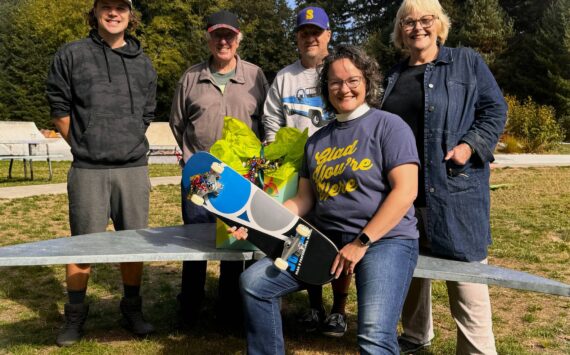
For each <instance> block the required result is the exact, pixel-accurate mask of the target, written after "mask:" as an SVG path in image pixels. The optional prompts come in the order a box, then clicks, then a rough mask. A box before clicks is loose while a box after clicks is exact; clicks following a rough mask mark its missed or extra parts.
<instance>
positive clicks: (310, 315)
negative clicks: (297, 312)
mask: <svg viewBox="0 0 570 355" xmlns="http://www.w3.org/2000/svg"><path fill="white" fill-rule="evenodd" d="M324 318H325V312H324V311H318V310H316V309H314V308H311V309H309V310H308V311H307V313H305V314H304V315H303V316H301V318H299V323H301V326H302V327H303V328H305V331H306V332H308V333H310V332H314V331H316V330H317V329H319V327H320V326H321V323H322V322H323V319H324Z"/></svg>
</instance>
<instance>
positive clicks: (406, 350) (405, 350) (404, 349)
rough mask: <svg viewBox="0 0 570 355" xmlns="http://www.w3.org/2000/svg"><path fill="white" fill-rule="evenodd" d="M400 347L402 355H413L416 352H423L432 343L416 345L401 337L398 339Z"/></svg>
mask: <svg viewBox="0 0 570 355" xmlns="http://www.w3.org/2000/svg"><path fill="white" fill-rule="evenodd" d="M398 345H399V346H400V353H402V354H413V353H415V352H416V351H419V350H422V349H424V348H427V347H428V346H430V345H431V341H428V342H427V343H423V344H416V343H412V342H411V341H409V340H406V339H404V338H402V337H401V336H400V337H398Z"/></svg>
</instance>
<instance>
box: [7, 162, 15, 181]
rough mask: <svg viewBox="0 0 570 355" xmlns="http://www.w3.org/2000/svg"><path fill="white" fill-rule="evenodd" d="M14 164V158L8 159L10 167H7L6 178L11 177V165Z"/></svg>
mask: <svg viewBox="0 0 570 355" xmlns="http://www.w3.org/2000/svg"><path fill="white" fill-rule="evenodd" d="M13 165H14V159H10V167H9V168H8V179H11V178H12V166H13Z"/></svg>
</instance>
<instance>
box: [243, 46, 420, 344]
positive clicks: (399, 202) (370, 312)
mask: <svg viewBox="0 0 570 355" xmlns="http://www.w3.org/2000/svg"><path fill="white" fill-rule="evenodd" d="M379 82H380V75H379V72H378V65H377V64H376V62H375V61H374V60H372V59H371V58H370V57H368V56H367V55H366V54H365V53H364V51H362V50H361V49H359V48H358V47H354V46H339V47H337V48H335V49H334V50H333V52H332V54H331V55H329V56H328V57H327V58H326V59H325V61H324V63H323V69H322V72H321V74H320V83H319V85H320V90H321V94H322V97H323V100H324V102H325V104H326V109H327V110H329V111H330V112H333V113H334V114H335V115H336V121H335V122H332V123H331V124H329V125H328V126H326V127H323V128H322V129H321V130H319V131H318V132H316V133H315V134H314V135H313V136H311V137H310V138H309V140H308V141H307V144H306V146H305V160H304V163H303V166H302V168H301V171H300V181H299V190H298V192H297V195H296V196H295V197H294V198H292V199H290V200H288V201H286V202H285V203H284V205H285V206H286V207H287V208H288V209H289V210H291V211H292V212H294V213H296V214H297V215H299V216H304V215H306V214H307V213H308V212H309V211H312V212H313V216H314V217H315V218H314V225H315V227H317V229H319V230H320V231H321V232H323V233H324V234H325V235H326V236H328V237H329V238H330V239H331V240H332V241H333V242H335V244H337V246H338V247H339V249H340V252H339V254H338V256H337V257H336V259H335V261H334V263H333V265H332V268H331V274H334V275H335V277H339V276H340V275H341V274H352V273H354V274H355V275H356V288H357V291H358V292H357V294H358V345H359V347H360V351H361V352H362V353H367V354H398V351H399V350H398V342H397V333H396V327H397V324H398V319H399V316H400V311H401V309H402V306H403V303H404V298H405V295H406V293H407V290H408V286H409V283H410V281H411V279H412V275H413V271H414V268H415V266H416V262H417V258H418V237H419V236H418V231H417V228H416V219H415V217H414V209H413V205H412V203H413V201H414V199H415V197H416V194H417V179H418V176H417V174H418V164H419V159H418V156H417V151H416V145H415V141H414V137H413V134H412V132H411V130H410V128H409V126H408V125H406V123H405V122H404V121H403V120H402V119H401V118H399V117H398V116H396V115H393V114H389V113H387V112H383V111H380V110H378V109H376V108H374V107H375V106H378V104H379V100H380V97H379V96H380V90H379V87H378V83H379ZM234 236H236V237H237V238H244V237H247V231H246V230H244V229H240V230H237V231H235V232H234ZM240 284H241V285H240V287H241V292H242V296H243V299H244V310H245V318H246V331H247V344H248V353H250V354H283V353H284V351H285V350H284V348H285V346H284V341H283V330H282V327H281V315H280V298H281V296H283V295H285V294H288V293H291V292H294V291H298V290H301V289H303V288H305V287H306V285H303V284H301V283H300V282H298V281H297V280H296V279H295V278H294V277H293V276H292V275H291V274H290V273H288V272H284V271H281V270H278V269H277V268H275V267H274V266H273V261H272V260H271V259H269V258H265V259H262V260H260V261H258V262H257V263H255V264H254V265H253V266H251V267H250V268H249V269H248V270H246V271H245V272H244V273H243V274H242V277H241V279H240Z"/></svg>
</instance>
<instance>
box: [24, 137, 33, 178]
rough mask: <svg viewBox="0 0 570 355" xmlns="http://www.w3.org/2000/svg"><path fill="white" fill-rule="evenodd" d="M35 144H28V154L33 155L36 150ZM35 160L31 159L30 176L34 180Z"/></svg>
mask: <svg viewBox="0 0 570 355" xmlns="http://www.w3.org/2000/svg"><path fill="white" fill-rule="evenodd" d="M35 146H36V144H34V143H30V144H28V154H30V156H32V155H33V151H34V150H33V147H35ZM33 162H34V160H33V159H30V178H31V179H32V180H34V165H33V164H34V163H33ZM24 166H25V164H24Z"/></svg>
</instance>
